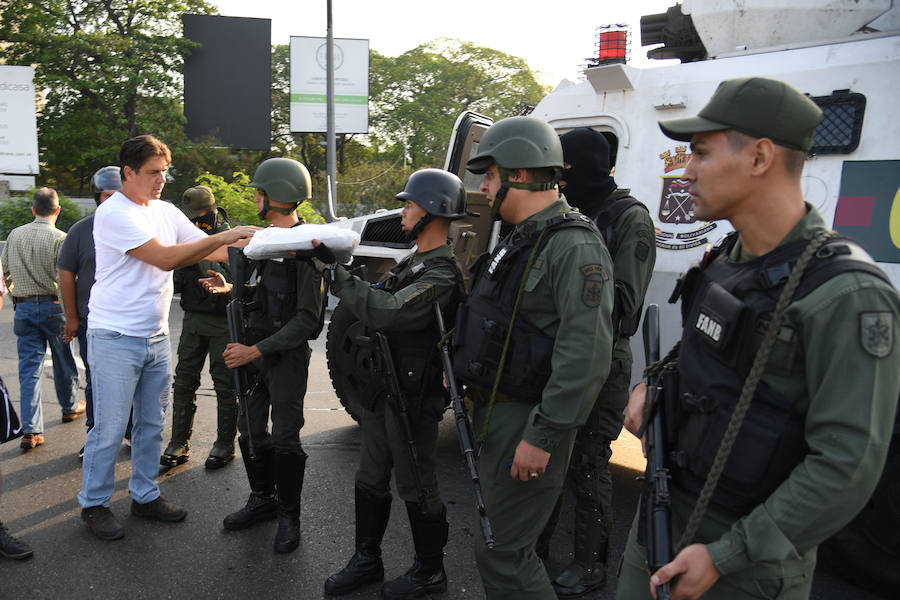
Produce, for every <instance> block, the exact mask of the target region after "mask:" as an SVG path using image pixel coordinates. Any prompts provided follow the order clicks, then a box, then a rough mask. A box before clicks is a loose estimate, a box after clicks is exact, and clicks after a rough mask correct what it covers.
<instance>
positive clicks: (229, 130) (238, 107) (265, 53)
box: [182, 15, 272, 150]
mask: <svg viewBox="0 0 900 600" xmlns="http://www.w3.org/2000/svg"><path fill="white" fill-rule="evenodd" d="M182 22H183V23H184V37H185V38H187V39H189V40H191V41H194V42H199V43H200V47H199V48H196V49H194V50H192V51H191V54H190V55H188V56H187V57H186V58H185V59H184V116H185V119H186V120H187V124H186V126H185V133H187V136H188V137H189V138H190V139H192V140H198V139H201V138H203V137H205V136H207V135H214V136H215V137H216V138H218V139H219V141H221V142H222V143H223V144H224V145H226V146H234V147H236V148H247V149H250V150H268V149H269V146H270V143H271V142H270V137H271V135H270V132H271V123H272V21H271V20H270V19H249V18H240V17H220V16H216V15H184V16H183V17H182Z"/></svg>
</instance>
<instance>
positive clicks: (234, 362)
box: [204, 158, 325, 553]
mask: <svg viewBox="0 0 900 600" xmlns="http://www.w3.org/2000/svg"><path fill="white" fill-rule="evenodd" d="M248 185H249V186H250V187H254V188H257V190H258V192H257V194H256V205H257V207H258V208H259V212H258V213H257V214H258V215H259V218H260V219H269V220H271V221H272V226H273V227H284V228H290V227H296V226H298V225H300V224H301V221H300V219H299V218H298V216H297V206H298V205H299V204H300V203H301V202H302V201H304V200H307V199H309V198H310V197H311V194H312V186H311V182H310V178H309V172H308V171H307V170H306V167H304V166H303V165H302V164H300V163H299V162H297V161H296V160H292V159H289V158H270V159H268V160H265V161H263V162H262V163H261V164H260V165H259V167H258V168H257V169H256V173H255V174H254V176H253V181H251V182H250V183H249V184H248ZM242 261H243V263H244V264H241V265H240V267H239V269H237V270H236V272H234V273H232V275H233V277H234V278H235V282H234V285H235V289H234V293H233V295H235V296H236V297H237V298H238V299H239V300H241V301H243V302H244V303H245V304H244V307H245V308H244V322H243V324H242V325H243V336H244V341H243V343H237V342H232V343H229V344H228V346H227V347H226V349H225V353H224V355H223V356H224V357H225V364H226V365H227V366H228V367H229V368H231V369H235V368H239V367H244V368H247V369H249V370H250V371H251V374H252V377H251V378H252V379H253V381H254V383H251V385H250V390H243V391H240V390H239V393H248V392H249V398H248V401H247V405H248V411H249V422H250V430H248V429H247V419H245V418H243V417H241V418H239V419H238V429H239V431H240V434H241V435H240V437H239V439H238V444H239V445H240V447H241V456H242V457H243V459H244V466H245V467H246V469H247V479H248V480H249V482H250V498H249V499H248V500H247V504H246V506H244V508H241V509H240V510H238V511H236V512H234V513H232V514H230V515H228V516H227V517H225V520H224V526H225V529H229V530H232V531H236V530H241V529H246V528H247V527H250V526H251V525H253V524H255V523H259V522H261V521H266V520H271V519H274V518H276V517H277V518H278V532H277V533H276V535H275V551H276V552H282V553H286V552H292V551H294V550H295V549H296V548H297V546H298V545H299V543H300V493H301V491H302V490H303V473H304V470H305V467H306V453H305V452H304V451H303V447H302V446H301V445H300V429H301V428H302V427H303V397H304V395H305V394H306V380H307V375H308V369H309V357H310V352H311V350H310V347H309V340H313V339H315V338H316V337H318V335H319V332H320V331H321V330H322V325H323V323H324V321H323V319H324V313H323V302H324V299H325V284H324V282H323V280H322V277H321V275H320V274H319V273H318V272H317V271H316V270H315V269H314V268H313V267H312V266H311V264H310V263H309V261H306V260H295V259H293V258H283V259H269V260H259V261H248V260H246V259H243V257H242ZM204 285H208V286H210V287H211V288H212V289H214V290H215V291H216V292H228V291H230V290H231V285H229V284H228V283H226V282H225V280H224V278H223V277H222V276H221V274H217V275H216V276H215V277H213V278H211V279H210V280H207V281H205V282H204ZM270 414H271V418H272V427H271V430H270V429H269V427H268V423H269V415H270ZM248 434H249V435H248ZM251 439H252V447H251V446H250V441H251Z"/></svg>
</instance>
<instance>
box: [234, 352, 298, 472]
mask: <svg viewBox="0 0 900 600" xmlns="http://www.w3.org/2000/svg"><path fill="white" fill-rule="evenodd" d="M311 353H312V352H311V350H310V348H309V344H308V343H306V342H304V343H303V344H302V345H301V346H299V347H297V348H293V349H291V350H287V351H284V352H279V353H277V354H274V355H268V356H263V357H262V358H260V359H257V360H255V361H253V367H254V368H256V369H257V370H258V374H257V377H256V378H253V377H251V378H250V379H251V380H253V379H256V380H257V381H256V383H255V384H253V385H255V388H254V389H253V394H252V395H251V396H250V399H249V401H248V404H249V410H250V426H251V427H252V429H251V432H252V434H253V446H254V450H255V451H257V452H259V453H265V452H266V451H267V449H268V448H272V449H273V450H274V451H275V452H281V453H286V454H302V453H303V447H302V446H301V445H300V429H302V428H303V423H304V417H303V398H304V396H306V380H307V376H308V372H309V357H310V355H311ZM270 413H271V417H272V429H271V432H270V431H269V415H270ZM238 430H239V431H240V432H241V437H242V438H244V437H246V435H247V420H246V418H244V416H243V415H242V416H241V417H239V418H238Z"/></svg>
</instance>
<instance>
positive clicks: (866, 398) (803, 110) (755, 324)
mask: <svg viewBox="0 0 900 600" xmlns="http://www.w3.org/2000/svg"><path fill="white" fill-rule="evenodd" d="M820 118H821V111H820V110H819V108H818V107H817V106H816V105H815V104H814V103H813V102H812V101H811V100H810V99H809V98H807V97H806V96H805V95H804V94H802V93H801V92H799V91H798V90H796V89H795V88H793V87H791V86H790V85H788V84H786V83H784V82H782V81H777V80H772V79H764V78H759V77H748V78H740V79H731V80H728V81H725V82H723V83H722V84H720V85H719V87H718V89H717V90H716V92H715V93H714V94H713V96H712V98H711V99H710V101H709V102H708V103H707V105H706V106H705V107H704V108H703V109H702V110H701V111H700V113H699V116H697V117H691V118H685V119H674V120H669V121H661V122H660V127H661V128H662V130H663V132H664V133H665V134H666V135H667V136H669V137H671V138H674V139H677V140H683V141H688V140H690V142H691V149H692V155H691V160H690V163H689V164H688V166H687V168H686V169H685V173H684V176H683V177H684V179H686V180H688V181H689V182H690V193H691V200H692V201H693V203H694V212H695V214H696V215H697V217H698V218H699V219H706V220H714V219H728V220H729V221H730V222H731V223H732V225H734V228H735V230H736V233H735V234H731V235H729V236H727V237H726V238H725V240H724V242H723V243H720V244H719V245H718V247H717V248H715V249H713V250H712V251H711V252H710V253H709V254H708V255H707V257H706V258H705V259H704V261H703V263H702V264H699V265H697V266H695V267H694V268H692V269H691V270H690V271H688V273H687V274H686V276H684V277H683V278H682V283H681V285H680V289H679V290H678V293H679V295H680V297H681V299H682V314H683V315H684V331H683V333H682V340H681V345H680V351H679V353H678V358H677V360H676V359H671V358H670V360H676V362H675V363H674V364H671V365H670V368H669V369H668V370H666V371H663V373H664V381H665V382H666V385H667V386H669V389H667V390H666V391H665V393H666V395H667V398H669V397H671V398H672V400H671V401H669V400H668V399H667V401H666V404H665V406H666V410H665V411H664V420H665V430H666V431H668V432H670V435H669V439H668V452H667V453H666V455H667V456H671V457H672V458H673V461H672V464H671V465H669V466H670V468H671V472H672V482H671V484H670V489H671V496H672V529H673V539H674V540H680V541H679V543H678V544H677V547H676V549H675V552H676V554H675V558H674V559H673V560H672V561H671V562H670V563H669V564H667V565H665V566H663V567H662V568H660V569H659V570H658V571H657V572H656V573H653V574H652V575H651V574H650V573H648V572H647V566H646V562H645V559H646V553H645V550H644V548H643V547H642V546H641V544H639V543H638V538H637V536H636V531H635V530H636V529H637V527H636V525H633V526H632V531H631V535H630V537H629V540H628V544H627V548H626V550H625V555H624V558H623V565H622V570H621V574H620V578H619V589H618V593H617V597H618V598H622V599H629V600H630V599H634V598H649V597H650V595H651V590H653V591H654V593H655V590H656V588H657V586H659V585H661V584H663V583H666V582H669V583H670V585H672V590H671V591H672V595H671V597H672V598H673V599H678V598H697V597H698V596H700V595H703V598H712V599H726V598H727V599H729V600H732V599H735V598H737V599H740V598H761V597H765V598H775V597H778V598H782V599H788V600H792V599H800V598H803V599H805V598H808V597H809V594H810V586H811V583H812V577H813V570H814V568H815V563H816V548H817V546H818V544H819V543H821V542H822V541H823V540H825V539H826V538H828V537H830V536H831V535H832V534H834V533H835V532H836V531H838V530H839V529H841V528H842V527H843V526H844V525H845V524H846V523H847V522H848V521H850V520H851V519H852V518H853V516H854V515H855V514H856V513H857V512H859V510H860V509H861V508H862V507H863V506H864V504H865V502H866V500H867V498H868V497H869V495H870V493H871V492H872V490H873V489H874V487H875V484H876V482H877V481H878V478H879V474H880V472H881V469H882V466H883V464H884V460H885V456H886V453H887V449H888V444H889V443H890V439H891V431H892V429H893V425H894V415H895V412H896V409H897V398H898V394H900V349H898V348H897V345H896V343H895V339H896V327H897V319H898V315H900V298H898V294H897V290H896V289H894V288H893V287H892V286H891V284H890V282H889V281H888V280H887V278H886V276H885V275H884V274H883V273H882V272H881V270H880V269H878V267H877V266H876V265H875V264H874V263H873V262H872V259H871V258H870V257H869V256H868V254H866V253H865V251H864V250H863V249H862V248H861V247H860V246H859V245H858V244H856V243H855V242H853V241H851V240H848V239H842V238H832V239H827V236H828V235H829V234H830V233H832V232H829V231H828V229H827V227H826V225H825V223H824V222H823V220H822V217H821V216H820V215H819V213H818V211H817V210H816V209H815V208H814V207H813V206H812V205H810V204H809V203H807V202H805V201H804V198H803V191H802V188H801V173H802V170H803V164H804V160H805V158H806V154H807V152H808V151H809V149H810V147H811V145H812V142H813V138H814V135H815V129H816V125H817V123H818V122H819V119H820ZM819 244H821V245H819ZM817 246H818V249H816V247H817ZM804 263H805V264H804ZM799 269H803V270H799ZM792 271H796V273H803V275H802V278H800V279H799V286H798V287H797V288H796V290H795V291H793V292H792V291H791V287H793V278H795V277H796V276H797V275H796V274H795V275H793V277H792V278H791V281H790V282H788V283H785V282H786V280H788V274H789V273H791V272H792ZM789 285H790V286H791V287H788V286H789ZM786 287H787V289H788V293H787V295H786V296H785V299H783V300H781V302H783V303H785V306H786V309H784V310H783V311H781V310H776V309H775V307H776V301H777V300H778V299H779V297H780V296H781V295H782V291H783V289H784V288H786ZM779 312H781V313H782V314H783V320H782V321H781V323H780V325H779V326H778V327H777V329H775V330H774V331H773V332H772V333H773V334H774V345H773V346H772V347H771V351H770V353H769V354H768V356H766V355H762V356H761V357H759V358H756V353H757V350H758V348H759V347H760V345H761V341H762V339H763V336H764V333H763V332H765V331H766V330H767V329H768V327H769V324H770V323H771V322H773V321H775V322H777V320H776V317H777V313H779ZM755 362H759V363H760V368H759V369H757V368H751V365H753V364H754V363H755ZM668 373H672V374H677V380H676V381H673V377H671V376H667V375H665V374H668ZM757 373H760V374H761V379H760V377H759V376H758V375H757ZM748 379H749V380H750V383H751V385H752V383H753V382H754V381H756V380H758V381H759V385H758V386H757V387H756V391H755V393H754V394H753V396H752V397H751V396H749V391H748V392H747V394H744V393H742V390H743V389H744V386H745V384H746V380H748ZM674 391H677V394H674V393H672V392H674ZM645 395H646V386H644V385H643V384H642V385H639V386H638V387H637V388H635V391H634V392H633V393H632V395H631V398H630V400H629V405H628V414H627V415H626V420H625V425H626V427H628V429H629V430H630V431H632V432H636V431H637V428H638V426H639V425H640V423H641V421H642V419H643V411H644V401H645ZM744 395H747V397H748V398H752V402H751V403H750V404H749V410H747V412H746V416H745V417H744V419H743V423H742V424H741V426H740V429H738V434H737V436H736V438H734V439H735V441H734V446H733V448H732V451H731V454H730V458H729V459H728V460H727V462H725V463H724V471H723V472H722V473H721V477H720V478H719V480H718V484H717V485H716V487H715V488H714V491H713V494H712V497H711V502H710V504H709V506H708V508H707V509H706V511H705V512H704V513H702V518H700V520H699V521H696V518H697V517H695V518H694V519H689V516H690V515H691V512H692V509H693V507H694V506H695V505H696V504H697V500H698V497H699V495H700V490H701V489H702V488H703V487H704V483H705V480H706V478H707V473H708V472H709V470H710V465H711V464H712V457H714V456H715V453H716V452H717V450H718V447H719V445H720V440H722V439H723V433H724V431H725V429H726V424H727V423H728V422H729V420H730V418H731V416H732V414H733V413H735V412H737V411H738V408H740V407H741V406H743V403H739V402H738V398H739V397H740V396H744ZM738 414H741V413H740V412H738ZM699 515H700V513H698V516H699ZM693 521H696V522H698V524H699V526H698V528H697V529H696V533H695V534H694V535H691V529H692V527H690V525H691V523H692V522H693ZM686 529H687V533H686V534H684V532H685V530H686ZM680 538H684V539H680ZM679 548H682V549H680V550H679ZM676 576H677V579H675V580H674V581H673V578H674V577H676Z"/></svg>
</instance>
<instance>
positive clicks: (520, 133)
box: [466, 116, 563, 173]
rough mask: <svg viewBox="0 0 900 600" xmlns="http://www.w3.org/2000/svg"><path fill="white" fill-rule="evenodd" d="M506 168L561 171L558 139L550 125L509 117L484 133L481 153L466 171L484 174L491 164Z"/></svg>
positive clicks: (468, 165)
mask: <svg viewBox="0 0 900 600" xmlns="http://www.w3.org/2000/svg"><path fill="white" fill-rule="evenodd" d="M495 163H496V164H497V166H498V167H501V168H503V169H508V170H511V169H538V168H541V167H551V168H554V169H562V167H563V153H562V146H561V145H560V143H559V136H558V135H557V134H556V131H554V130H553V127H551V126H550V124H549V123H547V122H546V121H543V120H541V119H538V118H537V117H530V116H529V117H509V118H506V119H502V120H500V121H497V122H496V123H494V124H493V125H491V126H490V127H488V130H487V131H486V132H484V137H482V138H481V143H480V144H479V145H478V152H477V154H475V156H473V157H472V158H471V159H469V162H468V163H467V164H466V168H468V170H469V171H471V172H473V173H484V172H485V171H487V170H488V168H489V167H490V166H491V165H492V164H495Z"/></svg>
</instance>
